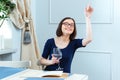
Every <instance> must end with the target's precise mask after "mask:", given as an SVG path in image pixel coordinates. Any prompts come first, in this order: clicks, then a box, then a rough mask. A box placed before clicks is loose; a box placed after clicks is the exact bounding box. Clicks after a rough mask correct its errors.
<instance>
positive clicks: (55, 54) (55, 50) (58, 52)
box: [53, 48, 63, 71]
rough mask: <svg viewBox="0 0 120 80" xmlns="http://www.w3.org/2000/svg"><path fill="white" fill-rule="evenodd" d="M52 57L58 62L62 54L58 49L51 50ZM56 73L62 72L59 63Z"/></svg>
mask: <svg viewBox="0 0 120 80" xmlns="http://www.w3.org/2000/svg"><path fill="white" fill-rule="evenodd" d="M53 56H54V57H56V58H57V59H58V60H60V59H62V52H61V50H60V49H59V48H53ZM56 70H58V71H62V70H63V68H61V67H60V62H59V63H58V68H57V69H56Z"/></svg>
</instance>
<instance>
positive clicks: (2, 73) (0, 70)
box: [0, 67, 88, 80]
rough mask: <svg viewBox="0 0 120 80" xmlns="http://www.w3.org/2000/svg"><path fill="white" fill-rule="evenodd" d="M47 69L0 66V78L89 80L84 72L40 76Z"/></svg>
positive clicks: (17, 79)
mask: <svg viewBox="0 0 120 80" xmlns="http://www.w3.org/2000/svg"><path fill="white" fill-rule="evenodd" d="M44 72H45V71H42V70H33V69H20V68H10V67H0V80H88V76H87V75H84V74H68V73H63V74H62V77H39V76H40V75H42V74H44Z"/></svg>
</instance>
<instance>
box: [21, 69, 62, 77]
mask: <svg viewBox="0 0 120 80" xmlns="http://www.w3.org/2000/svg"><path fill="white" fill-rule="evenodd" d="M62 74H63V71H41V70H31V69H29V70H27V71H26V72H25V73H24V74H22V75H21V77H61V76H62Z"/></svg>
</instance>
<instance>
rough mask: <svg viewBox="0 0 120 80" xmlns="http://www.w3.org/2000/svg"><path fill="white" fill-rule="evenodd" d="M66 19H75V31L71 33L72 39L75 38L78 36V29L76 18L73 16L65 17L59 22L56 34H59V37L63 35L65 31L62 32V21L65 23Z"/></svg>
mask: <svg viewBox="0 0 120 80" xmlns="http://www.w3.org/2000/svg"><path fill="white" fill-rule="evenodd" d="M66 19H71V20H73V22H74V31H73V33H72V34H71V35H70V40H73V39H75V37H76V34H77V31H76V24H75V20H74V19H73V18H71V17H65V18H64V19H62V20H61V21H60V23H59V25H58V28H57V30H56V35H57V36H58V37H60V36H62V35H63V32H62V29H61V27H62V23H63V22H64V21H65V20H66Z"/></svg>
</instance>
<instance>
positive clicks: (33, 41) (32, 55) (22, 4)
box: [10, 0, 40, 69]
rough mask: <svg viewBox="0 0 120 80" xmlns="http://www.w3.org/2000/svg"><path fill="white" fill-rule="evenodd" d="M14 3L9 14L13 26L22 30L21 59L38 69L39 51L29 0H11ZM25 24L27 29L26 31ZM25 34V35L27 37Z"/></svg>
mask: <svg viewBox="0 0 120 80" xmlns="http://www.w3.org/2000/svg"><path fill="white" fill-rule="evenodd" d="M12 1H13V2H14V3H15V4H16V8H15V9H14V11H13V12H12V13H11V14H10V19H11V21H12V23H13V24H14V26H15V27H16V28H18V29H20V30H22V36H21V60H23V61H26V60H30V61H31V68H32V69H39V68H40V67H39V66H37V64H36V63H37V60H38V59H39V58H40V51H39V47H38V41H37V37H36V33H35V29H34V23H33V19H32V16H31V8H30V0H12ZM26 26H27V31H26ZM25 32H28V33H29V34H28V33H27V36H29V40H28V41H29V43H28V44H25V43H24V38H25ZM27 36H26V37H27Z"/></svg>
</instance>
